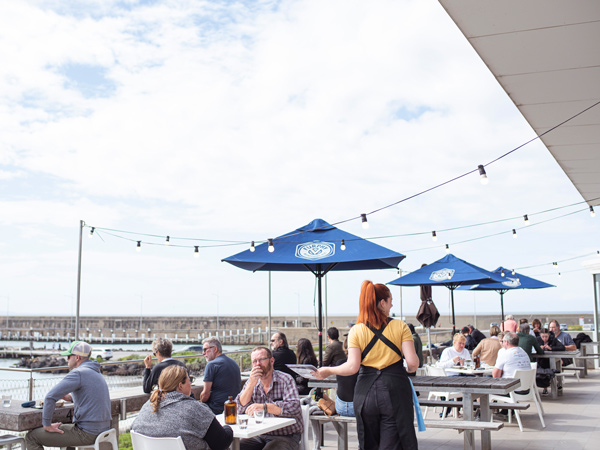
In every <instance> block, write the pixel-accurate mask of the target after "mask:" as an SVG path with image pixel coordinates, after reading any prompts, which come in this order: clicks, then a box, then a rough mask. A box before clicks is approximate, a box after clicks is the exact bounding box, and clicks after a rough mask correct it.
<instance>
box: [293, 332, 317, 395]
mask: <svg viewBox="0 0 600 450" xmlns="http://www.w3.org/2000/svg"><path fill="white" fill-rule="evenodd" d="M296 359H297V360H298V364H312V365H313V366H315V367H316V366H318V362H317V356H316V355H315V350H314V349H313V345H312V343H311V342H310V341H309V340H308V339H306V338H300V339H298V344H297V345H296ZM296 385H297V386H298V394H300V395H308V394H309V393H310V388H309V387H308V379H306V378H304V377H301V376H297V377H296Z"/></svg>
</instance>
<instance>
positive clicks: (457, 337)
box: [452, 333, 467, 344]
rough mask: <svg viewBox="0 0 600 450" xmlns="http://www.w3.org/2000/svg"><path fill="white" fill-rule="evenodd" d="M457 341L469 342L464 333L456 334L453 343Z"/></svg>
mask: <svg viewBox="0 0 600 450" xmlns="http://www.w3.org/2000/svg"><path fill="white" fill-rule="evenodd" d="M456 341H464V342H467V338H466V337H465V336H464V334H462V333H456V334H455V335H454V337H453V338H452V343H453V344H455V343H456Z"/></svg>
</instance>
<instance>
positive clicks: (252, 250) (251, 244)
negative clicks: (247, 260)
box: [250, 241, 256, 253]
mask: <svg viewBox="0 0 600 450" xmlns="http://www.w3.org/2000/svg"><path fill="white" fill-rule="evenodd" d="M255 250H256V248H255V247H254V241H252V242H251V243H250V251H251V252H253V253H254V251H255Z"/></svg>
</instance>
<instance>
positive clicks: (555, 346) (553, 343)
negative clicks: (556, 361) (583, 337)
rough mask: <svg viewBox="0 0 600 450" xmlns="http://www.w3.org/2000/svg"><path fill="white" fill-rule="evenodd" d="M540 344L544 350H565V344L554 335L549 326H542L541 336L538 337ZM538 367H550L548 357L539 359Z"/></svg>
mask: <svg viewBox="0 0 600 450" xmlns="http://www.w3.org/2000/svg"><path fill="white" fill-rule="evenodd" d="M537 340H538V344H539V345H540V347H541V348H542V350H545V351H550V352H563V351H564V350H565V346H564V345H563V343H562V342H560V341H559V340H558V339H556V338H555V337H554V335H553V334H552V333H550V330H549V329H548V328H542V329H541V330H540V336H539V337H538V338H537ZM538 367H541V368H542V369H549V368H550V360H549V359H546V358H540V359H538Z"/></svg>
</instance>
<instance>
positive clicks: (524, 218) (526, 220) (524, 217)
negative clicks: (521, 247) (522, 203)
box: [523, 214, 529, 225]
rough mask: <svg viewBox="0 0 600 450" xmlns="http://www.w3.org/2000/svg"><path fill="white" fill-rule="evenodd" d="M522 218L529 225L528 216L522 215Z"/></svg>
mask: <svg viewBox="0 0 600 450" xmlns="http://www.w3.org/2000/svg"><path fill="white" fill-rule="evenodd" d="M523 220H524V221H525V225H529V217H527V214H525V215H524V216H523Z"/></svg>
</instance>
